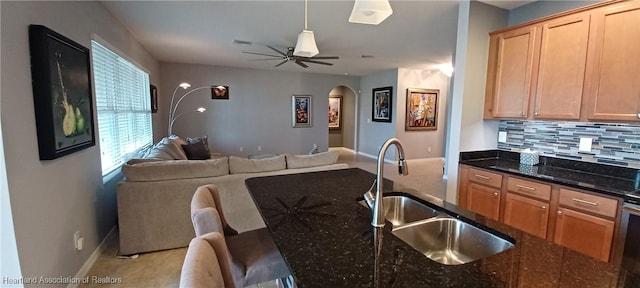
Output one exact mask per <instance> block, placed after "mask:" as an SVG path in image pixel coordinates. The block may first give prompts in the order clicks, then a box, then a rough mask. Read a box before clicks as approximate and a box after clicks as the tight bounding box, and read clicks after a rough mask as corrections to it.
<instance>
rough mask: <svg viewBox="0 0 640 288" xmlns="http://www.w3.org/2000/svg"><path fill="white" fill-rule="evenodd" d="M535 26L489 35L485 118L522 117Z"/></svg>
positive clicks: (532, 51) (523, 116) (529, 81)
mask: <svg viewBox="0 0 640 288" xmlns="http://www.w3.org/2000/svg"><path fill="white" fill-rule="evenodd" d="M535 34H536V27H529V26H526V27H522V28H519V29H514V30H509V31H506V32H502V33H499V34H494V35H491V38H490V48H489V51H490V54H489V68H488V69H489V70H488V73H487V87H486V89H487V91H486V96H485V118H494V117H495V118H526V117H527V110H528V106H529V98H530V97H529V96H530V93H531V89H530V85H531V69H532V66H533V56H534V52H535V51H534V47H535V40H536V35H535Z"/></svg>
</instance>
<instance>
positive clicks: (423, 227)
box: [364, 195, 515, 265]
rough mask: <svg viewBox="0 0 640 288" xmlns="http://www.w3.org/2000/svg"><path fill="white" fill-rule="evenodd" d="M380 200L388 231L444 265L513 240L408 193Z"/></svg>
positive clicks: (476, 257)
mask: <svg viewBox="0 0 640 288" xmlns="http://www.w3.org/2000/svg"><path fill="white" fill-rule="evenodd" d="M383 201H384V202H383V208H384V210H385V215H386V216H385V218H386V219H387V221H389V222H390V223H391V224H392V225H393V229H392V232H391V233H392V234H393V235H395V236H396V237H398V238H399V239H401V240H402V241H404V242H405V243H407V244H409V245H410V246H411V247H413V248H414V249H415V250H417V251H418V252H420V253H422V254H424V255H425V256H426V257H428V258H429V259H431V260H433V261H436V262H439V263H442V264H445V265H459V264H465V263H469V262H473V261H476V260H480V259H482V258H485V257H489V256H492V255H495V254H498V253H500V252H503V251H505V250H508V249H510V248H512V247H513V246H514V243H515V240H508V239H505V237H501V236H499V235H496V234H494V233H492V232H489V231H485V230H483V229H480V228H478V227H476V226H474V225H472V224H470V223H467V222H465V221H463V220H460V219H458V218H455V217H453V216H451V215H449V214H447V213H445V212H442V211H438V210H436V209H433V208H431V207H429V206H427V205H425V204H423V203H421V202H419V201H416V200H414V199H412V198H410V197H408V196H396V195H394V196H385V197H384V198H383ZM364 205H365V206H366V204H364Z"/></svg>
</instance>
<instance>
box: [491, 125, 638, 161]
mask: <svg viewBox="0 0 640 288" xmlns="http://www.w3.org/2000/svg"><path fill="white" fill-rule="evenodd" d="M499 131H506V132H507V142H498V149H501V150H509V151H520V150H523V149H527V148H529V149H531V150H534V151H537V152H540V155H544V156H548V157H557V158H564V159H572V160H580V161H586V162H594V163H600V164H608V165H615V166H623V167H629V168H637V169H638V168H640V125H634V124H622V123H584V122H552V121H521V120H503V121H500V125H499ZM581 137H582V138H592V139H593V144H592V147H591V152H585V151H578V147H579V144H580V138H581Z"/></svg>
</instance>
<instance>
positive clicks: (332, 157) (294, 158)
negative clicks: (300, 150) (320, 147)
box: [286, 151, 339, 169]
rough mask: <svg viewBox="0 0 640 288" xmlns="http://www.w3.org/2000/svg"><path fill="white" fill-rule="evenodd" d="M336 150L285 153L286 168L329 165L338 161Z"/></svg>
mask: <svg viewBox="0 0 640 288" xmlns="http://www.w3.org/2000/svg"><path fill="white" fill-rule="evenodd" d="M338 154H339V153H338V151H328V152H322V153H317V154H312V155H286V158H287V169H295V168H307V167H315V166H322V165H330V164H335V163H336V162H338Z"/></svg>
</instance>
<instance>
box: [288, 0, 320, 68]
mask: <svg viewBox="0 0 640 288" xmlns="http://www.w3.org/2000/svg"><path fill="white" fill-rule="evenodd" d="M318 53H320V52H319V51H318V46H316V39H315V37H314V36H313V31H310V30H307V0H304V30H302V32H300V34H298V42H297V43H296V48H295V49H294V50H293V55H295V56H300V57H313V56H316V55H318Z"/></svg>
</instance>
